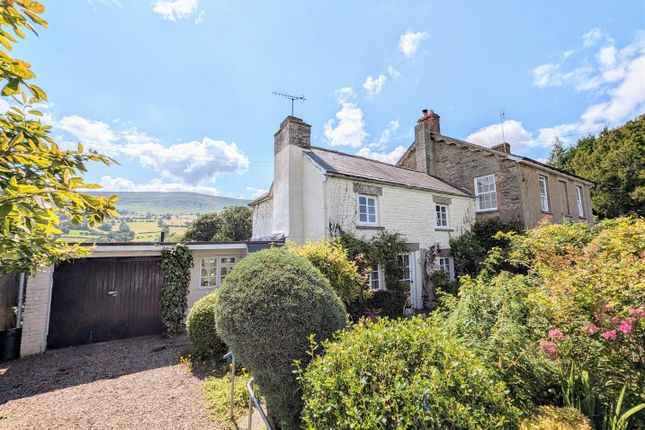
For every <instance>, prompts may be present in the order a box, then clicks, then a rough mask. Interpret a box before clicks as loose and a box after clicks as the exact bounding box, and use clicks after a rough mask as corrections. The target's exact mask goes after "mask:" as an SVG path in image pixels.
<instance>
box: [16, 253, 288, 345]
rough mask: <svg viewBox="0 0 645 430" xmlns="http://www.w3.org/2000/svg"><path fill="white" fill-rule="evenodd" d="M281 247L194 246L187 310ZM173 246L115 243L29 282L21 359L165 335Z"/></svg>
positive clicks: (24, 313) (53, 268)
mask: <svg viewBox="0 0 645 430" xmlns="http://www.w3.org/2000/svg"><path fill="white" fill-rule="evenodd" d="M274 243H275V242H265V241H249V242H229V243H225V242H208V243H200V242H195V243H189V244H188V247H189V249H190V250H191V252H192V255H193V264H194V265H193V268H192V270H191V279H190V289H189V293H188V307H189V308H190V306H192V304H193V303H195V301H197V300H198V299H199V298H200V297H202V296H204V295H205V294H208V293H210V292H211V291H213V290H215V289H217V288H218V287H219V286H220V284H221V282H222V280H223V279H224V278H225V277H226V275H227V274H228V273H229V272H230V270H231V269H232V268H233V267H234V266H235V264H236V263H237V262H238V261H239V260H240V259H242V258H244V257H245V256H246V255H248V254H249V253H251V252H255V251H257V250H260V249H264V248H267V247H269V246H272V245H273V244H274ZM172 245H173V244H171V243H136V242H127V243H109V244H99V245H97V246H95V247H94V248H92V250H91V254H90V255H89V256H88V257H86V258H80V259H77V260H70V261H66V262H63V263H60V264H57V265H55V266H50V267H49V268H47V269H46V270H44V271H42V272H39V273H37V274H36V275H34V276H33V277H29V278H28V279H27V282H26V289H25V298H24V307H21V306H19V308H22V309H23V312H22V318H21V320H22V321H20V322H19V323H18V324H19V325H20V327H21V328H22V336H21V337H22V339H21V345H20V355H21V356H26V355H30V354H37V353H41V352H44V351H45V350H46V349H50V348H62V347H67V346H74V345H81V344H86V343H92V342H103V341H109V340H116V339H123V338H128V337H134V336H143V335H151V334H157V333H160V332H161V304H160V296H161V290H162V287H163V273H162V270H161V266H160V261H161V250H162V249H164V248H168V247H171V246H172Z"/></svg>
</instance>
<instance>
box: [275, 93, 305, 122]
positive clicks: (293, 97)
mask: <svg viewBox="0 0 645 430" xmlns="http://www.w3.org/2000/svg"><path fill="white" fill-rule="evenodd" d="M273 95H274V96H279V97H284V98H285V99H288V100H291V116H293V102H295V101H296V100H299V101H300V102H301V103H304V102H305V100H307V99H306V98H305V96H304V94H303V95H301V96H294V95H291V94H285V93H281V92H278V91H274V92H273Z"/></svg>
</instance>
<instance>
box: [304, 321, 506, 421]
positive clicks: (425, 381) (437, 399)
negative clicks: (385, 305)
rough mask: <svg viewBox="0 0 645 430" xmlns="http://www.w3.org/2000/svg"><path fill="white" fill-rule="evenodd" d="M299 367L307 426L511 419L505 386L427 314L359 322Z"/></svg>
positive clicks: (325, 343)
mask: <svg viewBox="0 0 645 430" xmlns="http://www.w3.org/2000/svg"><path fill="white" fill-rule="evenodd" d="M322 346H323V347H324V354H323V355H319V356H317V357H315V358H314V359H313V360H312V361H311V363H310V364H309V366H308V367H307V369H306V370H305V371H304V372H303V373H301V374H300V377H299V382H300V384H301V387H302V390H303V400H304V409H303V414H302V418H303V422H304V424H305V426H304V427H305V428H307V429H312V430H313V429H355V430H360V429H492V428H498V429H499V428H507V427H509V426H511V425H515V424H517V419H518V411H517V410H516V409H515V408H514V407H513V406H512V404H511V401H510V400H509V399H508V397H507V396H506V387H505V385H504V383H503V382H500V381H499V380H498V379H496V376H495V374H494V372H492V371H491V370H490V369H489V368H488V367H487V366H486V365H485V364H484V362H482V361H480V360H479V359H477V358H476V357H475V356H474V353H473V352H472V351H471V350H470V349H468V348H466V347H464V346H462V345H461V344H460V343H459V341H458V340H457V339H456V338H454V337H450V336H446V334H445V333H444V332H443V331H442V329H441V328H440V327H438V326H437V325H436V324H435V323H434V322H433V320H432V319H424V318H420V317H417V318H412V319H409V320H389V319H382V320H380V321H379V322H378V323H376V324H372V323H366V322H360V323H358V324H356V325H354V326H353V327H351V328H349V329H347V330H345V331H343V332H341V333H340V334H339V335H338V338H337V340H336V342H323V344H322Z"/></svg>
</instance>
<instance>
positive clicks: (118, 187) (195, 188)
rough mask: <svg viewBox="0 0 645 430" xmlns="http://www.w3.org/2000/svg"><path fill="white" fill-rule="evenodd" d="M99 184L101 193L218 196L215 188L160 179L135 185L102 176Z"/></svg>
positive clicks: (127, 181) (129, 181)
mask: <svg viewBox="0 0 645 430" xmlns="http://www.w3.org/2000/svg"><path fill="white" fill-rule="evenodd" d="M99 184H100V185H101V186H102V187H103V190H102V191H115V192H118V191H139V192H141V191H161V192H170V191H185V192H193V193H202V194H211V195H215V196H216V195H219V192H218V191H217V188H215V187H211V186H208V185H193V184H187V183H184V182H164V181H162V180H161V179H153V180H152V181H150V182H146V183H143V184H135V183H134V182H133V181H131V180H129V179H125V178H120V177H112V176H102V177H101V181H100V182H99Z"/></svg>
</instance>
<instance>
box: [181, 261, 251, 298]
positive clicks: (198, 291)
mask: <svg viewBox="0 0 645 430" xmlns="http://www.w3.org/2000/svg"><path fill="white" fill-rule="evenodd" d="M245 256H246V250H240V249H230V250H200V251H193V268H192V270H191V271H190V290H189V291H188V309H190V308H191V307H192V306H193V305H194V304H195V302H196V301H197V300H199V299H200V298H202V297H204V296H205V295H207V294H209V293H211V292H213V291H215V290H216V289H217V288H219V286H218V287H215V288H212V287H202V286H201V285H200V284H201V265H202V259H204V258H206V257H211V258H212V257H216V258H221V257H236V258H237V260H238V261H239V260H241V259H242V258H244V257H245Z"/></svg>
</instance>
